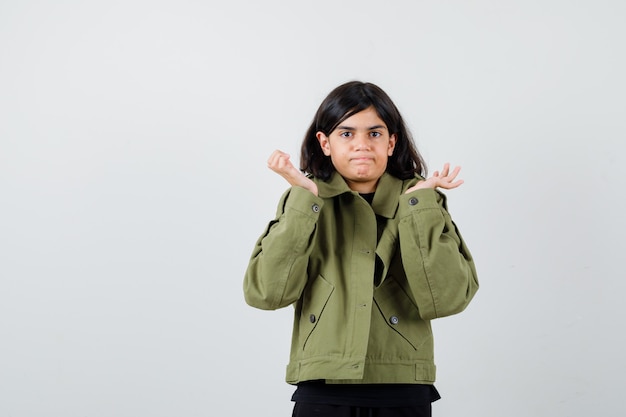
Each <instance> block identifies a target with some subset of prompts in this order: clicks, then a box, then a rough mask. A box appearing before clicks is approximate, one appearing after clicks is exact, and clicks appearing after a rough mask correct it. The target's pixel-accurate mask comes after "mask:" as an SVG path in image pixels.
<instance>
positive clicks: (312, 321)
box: [309, 314, 315, 323]
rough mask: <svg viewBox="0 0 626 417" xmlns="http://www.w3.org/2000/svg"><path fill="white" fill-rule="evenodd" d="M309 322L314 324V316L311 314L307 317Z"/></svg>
mask: <svg viewBox="0 0 626 417" xmlns="http://www.w3.org/2000/svg"><path fill="white" fill-rule="evenodd" d="M309 321H310V322H311V323H315V314H311V315H310V316H309Z"/></svg>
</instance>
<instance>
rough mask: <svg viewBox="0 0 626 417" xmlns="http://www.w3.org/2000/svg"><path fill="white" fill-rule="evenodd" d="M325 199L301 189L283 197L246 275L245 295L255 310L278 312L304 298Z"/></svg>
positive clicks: (289, 191)
mask: <svg viewBox="0 0 626 417" xmlns="http://www.w3.org/2000/svg"><path fill="white" fill-rule="evenodd" d="M322 207H323V200H322V199H321V198H319V197H317V196H315V195H314V194H313V193H311V192H310V191H307V190H305V189H304V188H301V187H292V188H290V189H289V190H288V191H287V192H286V193H285V194H284V195H283V196H282V198H281V200H280V202H279V204H278V209H277V211H276V218H275V219H274V220H272V221H271V222H270V223H269V224H268V226H267V228H266V229H265V232H264V233H263V234H262V235H261V237H260V238H259V239H258V240H257V242H256V245H255V247H254V250H253V252H252V256H251V257H250V262H249V264H248V268H247V270H246V273H245V276H244V296H245V300H246V302H247V303H248V304H249V305H251V306H252V307H256V308H260V309H263V310H275V309H278V308H281V307H285V306H288V305H290V304H292V303H294V302H295V301H297V300H298V299H299V298H300V295H301V294H302V291H303V289H304V287H305V285H306V283H307V267H308V263H309V255H310V254H311V250H312V241H313V237H314V235H315V232H316V225H317V219H318V217H319V213H320V211H321V210H322Z"/></svg>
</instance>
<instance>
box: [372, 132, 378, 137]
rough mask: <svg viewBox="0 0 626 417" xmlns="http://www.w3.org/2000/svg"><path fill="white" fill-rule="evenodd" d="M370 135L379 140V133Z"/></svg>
mask: <svg viewBox="0 0 626 417" xmlns="http://www.w3.org/2000/svg"><path fill="white" fill-rule="evenodd" d="M370 135H371V136H372V137H374V138H379V137H380V132H370Z"/></svg>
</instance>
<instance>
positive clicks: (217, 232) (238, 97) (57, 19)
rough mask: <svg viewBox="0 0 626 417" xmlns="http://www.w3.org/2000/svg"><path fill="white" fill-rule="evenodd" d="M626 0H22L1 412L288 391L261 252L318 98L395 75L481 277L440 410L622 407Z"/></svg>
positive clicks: (14, 11)
mask: <svg viewBox="0 0 626 417" xmlns="http://www.w3.org/2000/svg"><path fill="white" fill-rule="evenodd" d="M625 21H626V2H623V1H621V0H613V1H610V0H594V1H591V0H587V1H584V0H526V1H512V0H475V1H472V0H450V1H444V0H440V1H435V0H429V1H426V0H418V1H414V0H406V1H394V0H390V1H387V2H381V1H373V0H358V1H357V0H352V1H340V0H333V1H330V0H316V1H278V0H265V1H255V0H239V1H236V0H235V1H211V0H209V1H206V0H205V1H200V0H198V1H194V0H176V1H173V0H172V1H163V0H150V1H148V0H144V1H140V0H107V1H78V0H57V1H43V0H41V1H35V0H21V1H17V0H1V1H0V417H31V416H32V417H34V416H63V417H102V416H115V417H126V416H128V417H130V416H133V417H134V416H152V417H160V416H188V417H191V416H248V415H254V416H267V417H274V416H288V415H290V413H291V407H292V403H291V402H290V395H291V393H292V391H293V389H292V387H290V386H289V385H287V384H286V383H285V382H284V376H285V375H284V374H285V365H286V363H287V359H288V357H287V356H288V348H289V339H290V330H291V315H292V311H291V310H292V309H291V308H286V309H283V310H279V311H275V312H266V311H260V310H255V309H253V308H251V307H248V306H247V305H246V304H245V302H244V299H243V293H242V280H243V274H244V271H245V268H246V265H247V262H248V259H249V256H250V253H251V251H252V248H253V245H254V242H255V240H256V239H257V237H258V236H259V235H260V234H261V232H262V231H263V229H264V227H265V225H266V223H267V222H268V221H269V220H270V219H271V218H272V217H273V216H274V213H275V209H276V203H277V201H278V198H279V197H280V195H281V194H282V192H283V191H284V190H285V189H286V187H287V183H286V182H284V180H282V179H281V178H280V177H278V176H277V175H276V174H274V173H272V172H271V171H269V170H268V169H267V167H266V160H267V157H268V156H269V154H270V153H271V152H272V151H273V150H274V149H277V148H278V149H282V150H284V151H286V152H289V153H291V155H292V158H293V159H294V161H295V162H296V163H297V160H298V151H299V145H300V141H301V139H302V136H303V134H304V131H305V129H306V128H307V126H308V124H309V122H310V121H311V119H312V117H313V114H314V112H315V110H316V109H317V107H318V105H319V104H320V102H321V100H322V99H323V98H324V97H325V96H326V95H327V94H328V92H330V90H331V89H332V88H334V87H335V86H337V85H339V84H341V83H343V82H346V81H349V80H353V79H358V80H364V81H371V82H374V83H376V84H378V85H379V86H381V87H382V88H383V89H384V90H386V91H387V93H388V94H389V95H390V96H391V97H392V99H393V100H394V101H395V102H396V104H397V105H398V107H399V108H400V110H401V112H402V114H403V115H404V117H405V119H406V121H407V123H408V124H409V126H410V128H411V130H412V132H413V134H414V136H415V139H416V142H417V145H418V147H419V149H420V150H421V151H422V153H423V155H424V156H425V158H426V160H427V163H428V165H429V168H430V172H432V171H434V170H436V169H439V168H440V167H441V165H442V164H443V163H444V162H446V161H450V162H451V163H453V164H459V165H461V166H462V167H463V169H462V177H463V178H464V179H465V181H466V183H465V184H464V185H463V186H462V187H461V188H459V189H457V190H451V191H449V192H447V194H448V198H449V207H450V212H451V214H452V216H453V218H454V219H455V221H456V223H457V224H458V225H459V227H460V230H461V232H462V233H463V236H464V237H465V239H466V240H467V243H468V245H469V247H470V249H471V251H472V253H473V255H474V257H475V259H476V264H477V267H478V272H479V278H480V282H481V289H480V290H479V292H478V294H477V296H476V298H475V299H474V301H473V303H472V304H471V305H470V307H469V308H468V309H467V310H466V311H465V312H464V313H462V314H460V315H457V316H453V317H449V318H445V319H441V320H437V321H435V322H433V327H434V331H435V349H436V362H437V365H438V381H437V387H438V389H439V390H440V392H441V394H442V396H443V399H442V400H440V401H438V402H436V403H435V404H434V415H435V416H437V417H451V416H481V417H483V416H487V417H501V416H507V417H518V416H519V417H521V416H535V417H542V416H546V417H548V416H550V417H553V416H568V417H569V416H589V415H598V416H623V415H624V413H625V412H626V407H625V406H624V402H623V401H622V391H623V384H624V374H625V372H626V360H625V359H624V354H623V352H624V349H626V343H625V341H624V337H625V336H624V327H625V320H624V317H625V313H624V308H623V306H624V303H623V298H624V293H625V291H626V284H625V281H626V280H625V279H624V278H625V272H624V265H625V263H624V249H625V244H624V233H625V232H626V227H625V221H624V212H625V209H626V204H625V196H624V187H623V181H624V177H625V175H624V174H625V167H624V166H625V162H626V161H625V160H624V159H625V158H624V147H625V146H624V143H625V140H626V137H625V136H626V100H625V97H626V82H625V81H624V74H626V57H625V51H626V45H625V43H626V25H624V22H625Z"/></svg>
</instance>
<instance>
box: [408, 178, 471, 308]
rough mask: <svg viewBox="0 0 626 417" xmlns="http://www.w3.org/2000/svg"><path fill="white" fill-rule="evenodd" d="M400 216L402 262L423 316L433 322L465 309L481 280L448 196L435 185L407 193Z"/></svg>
mask: <svg viewBox="0 0 626 417" xmlns="http://www.w3.org/2000/svg"><path fill="white" fill-rule="evenodd" d="M398 218H399V224H398V233H399V241H400V251H401V256H402V263H403V265H404V270H405V273H406V276H407V279H408V282H409V285H410V288H411V292H412V295H413V297H414V299H415V301H416V303H417V306H418V309H419V312H420V316H421V317H422V318H423V319H426V320H430V319H434V318H439V317H445V316H450V315H452V314H456V313H459V312H461V311H463V310H464V309H465V307H467V305H468V304H469V302H470V301H471V299H472V297H473V296H474V294H475V293H476V291H477V290H478V279H477V276H476V268H475V266H474V260H473V259H472V255H471V254H470V252H469V250H468V248H467V246H466V244H465V242H464V241H463V239H462V238H461V235H460V233H459V231H458V229H457V227H456V225H455V224H454V222H453V221H452V219H451V218H450V214H449V213H448V211H447V205H446V198H445V195H443V194H442V193H440V192H438V191H435V190H432V189H422V190H416V191H413V192H411V193H409V194H402V195H401V196H400V206H399V208H398Z"/></svg>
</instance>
